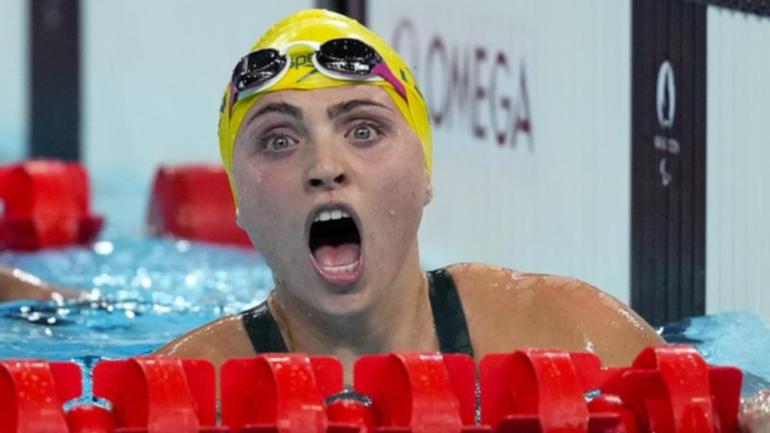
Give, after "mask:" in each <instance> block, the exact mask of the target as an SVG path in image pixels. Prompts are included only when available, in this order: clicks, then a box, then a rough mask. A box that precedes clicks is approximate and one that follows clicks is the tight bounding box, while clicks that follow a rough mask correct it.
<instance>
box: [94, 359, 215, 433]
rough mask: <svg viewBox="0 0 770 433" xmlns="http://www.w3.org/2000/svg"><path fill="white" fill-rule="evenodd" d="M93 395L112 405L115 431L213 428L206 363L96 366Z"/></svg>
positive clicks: (186, 432)
mask: <svg viewBox="0 0 770 433" xmlns="http://www.w3.org/2000/svg"><path fill="white" fill-rule="evenodd" d="M94 395H95V396H97V397H102V398H105V399H107V400H109V401H111V402H112V405H113V407H112V412H113V420H114V422H115V426H116V427H117V428H120V429H135V430H136V431H143V432H147V433H167V432H175V433H198V432H200V431H201V430H202V429H211V428H213V427H215V425H216V409H215V407H216V406H215V404H216V403H215V383H214V367H213V365H212V364H211V363H210V362H208V361H203V360H181V359H178V358H174V357H137V358H131V359H127V360H119V361H101V362H99V363H98V364H97V365H96V367H95V368H94Z"/></svg>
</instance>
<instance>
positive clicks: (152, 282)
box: [0, 238, 272, 359]
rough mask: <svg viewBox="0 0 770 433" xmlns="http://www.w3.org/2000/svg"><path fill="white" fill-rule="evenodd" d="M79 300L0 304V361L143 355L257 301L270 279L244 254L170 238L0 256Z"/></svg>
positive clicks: (256, 258) (253, 257) (266, 271)
mask: <svg viewBox="0 0 770 433" xmlns="http://www.w3.org/2000/svg"><path fill="white" fill-rule="evenodd" d="M0 263H5V264H8V265H11V266H14V267H17V268H20V269H22V270H24V271H26V272H29V273H31V274H33V275H35V276H38V277H40V278H41V279H43V280H44V281H48V282H52V283H55V284H58V285H61V286H65V287H72V288H78V289H82V290H84V291H85V292H86V293H87V299H86V300H79V301H64V302H61V303H56V302H30V301H24V302H12V303H6V304H0V330H2V331H0V358H30V357H34V358H46V359H70V358H72V357H78V356H87V355H101V356H105V357H126V356H131V355H137V354H145V353H149V352H151V351H152V350H153V349H156V348H158V347H160V346H161V345H162V344H164V343H166V342H168V341H169V340H171V339H173V338H174V337H177V336H179V335H181V334H182V333H184V332H186V331H189V330H190V329H192V328H194V327H196V326H199V325H201V324H203V323H206V322H209V321H211V320H213V319H215V318H217V317H220V316H223V315H226V314H231V313H235V312H238V311H241V310H243V309H246V308H248V307H249V306H252V305H255V304H257V303H258V302H260V301H261V300H263V299H264V298H265V296H266V295H267V292H268V290H269V289H270V288H271V287H272V274H271V273H270V270H269V269H268V268H267V266H266V265H265V263H264V261H263V260H262V259H261V258H260V256H259V255H258V254H257V253H255V252H254V251H253V250H251V249H245V248H238V247H225V246H216V245H211V244H204V243H198V242H188V241H184V240H172V239H152V238H146V239H133V240H130V239H123V240H114V241H100V242H97V243H96V244H94V245H93V246H92V247H90V248H85V247H71V248H64V249H57V250H47V251H42V252H37V253H27V254H20V253H10V252H0Z"/></svg>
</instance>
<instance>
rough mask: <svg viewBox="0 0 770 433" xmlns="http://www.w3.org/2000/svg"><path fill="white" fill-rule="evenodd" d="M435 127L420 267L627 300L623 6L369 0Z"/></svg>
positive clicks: (374, 21)
mask: <svg viewBox="0 0 770 433" xmlns="http://www.w3.org/2000/svg"><path fill="white" fill-rule="evenodd" d="M369 24H370V25H371V27H372V28H373V29H374V30H375V31H377V32H378V33H380V34H381V35H382V36H383V37H384V38H386V39H387V40H388V41H389V42H391V43H392V44H393V45H394V47H395V48H396V50H397V51H399V52H400V53H401V54H402V55H403V56H404V57H405V59H406V60H407V62H409V63H410V65H411V66H413V67H414V72H415V74H416V76H417V79H418V81H419V83H420V85H421V87H422V90H423V93H424V95H425V97H426V99H427V100H428V102H429V104H430V106H431V110H432V117H433V124H434V159H435V169H434V200H433V203H432V204H430V205H429V206H428V209H427V211H426V215H425V218H424V220H423V225H422V228H421V242H422V249H423V257H424V258H425V261H426V264H427V265H441V264H446V263H447V262H454V261H483V262H489V263H494V264H498V265H503V266H507V267H512V268H517V269H521V270H526V271H537V272H549V273H558V274H564V275H570V276H575V277H578V278H581V279H584V280H586V281H588V282H590V283H593V284H595V285H597V286H599V287H601V288H603V289H605V290H607V291H609V292H610V293H612V294H614V295H615V296H617V297H618V298H620V299H621V300H623V301H626V302H627V301H628V299H629V286H630V282H629V275H630V265H629V248H630V247H629V245H630V231H629V225H630V217H629V207H630V182H629V179H630V151H629V146H630V145H629V141H630V99H629V98H630V76H631V74H630V60H631V59H630V31H631V29H630V1H614V0H613V1H610V0H606V1H601V2H572V1H569V0H560V1H549V2H524V1H509V2H499V1H491V0H485V1H479V0H477V1H473V2H469V1H468V2H445V1H438V0H431V1H420V2H415V1H405V0H398V1H372V2H371V3H370V12H369Z"/></svg>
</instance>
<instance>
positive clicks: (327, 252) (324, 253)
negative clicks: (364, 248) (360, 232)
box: [313, 243, 361, 267]
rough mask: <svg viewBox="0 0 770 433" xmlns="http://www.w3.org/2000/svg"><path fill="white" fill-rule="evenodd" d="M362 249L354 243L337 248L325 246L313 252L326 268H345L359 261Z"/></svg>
mask: <svg viewBox="0 0 770 433" xmlns="http://www.w3.org/2000/svg"><path fill="white" fill-rule="evenodd" d="M360 249H361V246H360V245H358V244H353V243H350V244H341V245H337V246H331V245H323V246H321V247H318V248H317V249H316V250H315V251H314V252H313V256H314V257H315V259H316V260H317V261H318V263H319V264H320V265H321V266H324V267H331V266H345V265H349V264H351V263H353V262H355V261H356V260H358V256H359V254H360V252H361V251H360Z"/></svg>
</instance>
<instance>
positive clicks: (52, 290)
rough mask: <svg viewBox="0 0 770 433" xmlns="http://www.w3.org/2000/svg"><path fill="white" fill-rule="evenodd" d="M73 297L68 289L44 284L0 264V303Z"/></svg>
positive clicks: (18, 270) (75, 294)
mask: <svg viewBox="0 0 770 433" xmlns="http://www.w3.org/2000/svg"><path fill="white" fill-rule="evenodd" d="M75 297H77V293H76V292H74V291H72V290H70V289H65V288H63V287H58V286H53V285H50V284H46V283H44V282H43V281H41V280H40V279H39V278H37V277H35V276H34V275H31V274H28V273H26V272H24V271H22V270H21V269H15V268H11V267H8V266H4V265H2V264H0V302H10V301H17V300H35V301H51V300H53V301H56V300H62V299H64V298H75Z"/></svg>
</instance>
